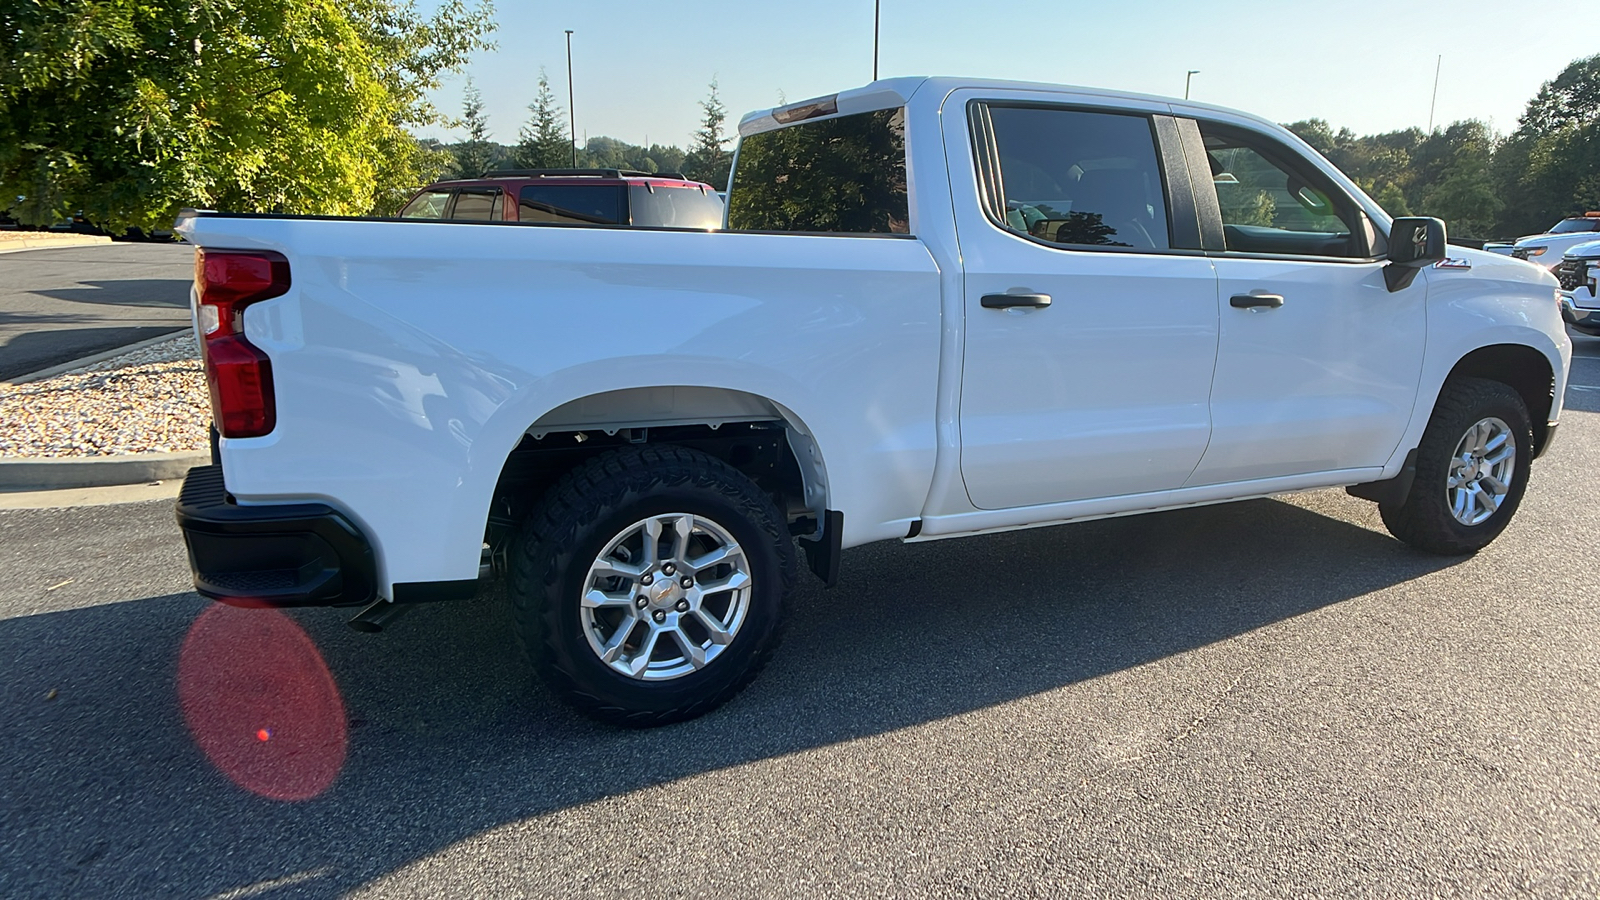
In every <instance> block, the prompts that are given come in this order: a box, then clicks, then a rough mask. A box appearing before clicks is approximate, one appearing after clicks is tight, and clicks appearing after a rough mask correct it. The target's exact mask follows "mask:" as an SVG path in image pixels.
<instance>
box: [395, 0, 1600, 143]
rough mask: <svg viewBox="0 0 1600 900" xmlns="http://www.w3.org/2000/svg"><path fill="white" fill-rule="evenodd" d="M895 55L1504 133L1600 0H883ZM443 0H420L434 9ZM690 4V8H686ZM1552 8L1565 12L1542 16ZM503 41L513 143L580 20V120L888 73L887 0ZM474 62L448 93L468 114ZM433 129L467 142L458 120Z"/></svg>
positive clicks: (634, 16) (566, 11) (559, 87)
mask: <svg viewBox="0 0 1600 900" xmlns="http://www.w3.org/2000/svg"><path fill="white" fill-rule="evenodd" d="M882 3H883V20H882V38H881V41H882V42H881V50H880V62H879V71H880V74H881V75H882V76H884V77H890V76H896V75H970V76H975V77H986V78H1013V79H1021V80H1028V81H1048V82H1057V83H1063V84H1081V85H1093V86H1099V87H1109V88H1117V89H1124V90H1132V91H1141V92H1146V93H1154V94H1165V95H1173V96H1182V94H1183V81H1184V72H1185V71H1186V70H1188V69H1199V70H1200V74H1198V75H1196V76H1194V88H1193V95H1192V96H1193V97H1194V98H1195V99H1198V100H1204V101H1206V102H1210V103H1220V104H1223V105H1225V106H1232V107H1236V108H1239V109H1244V110H1248V111H1250V112H1254V113H1258V114H1261V115H1265V116H1267V117H1269V118H1272V119H1274V120H1276V121H1280V122H1289V121H1294V120H1297V119H1306V118H1313V117H1316V118H1323V119H1327V120H1328V121H1329V122H1331V123H1332V124H1333V125H1334V126H1335V127H1338V126H1348V127H1350V128H1352V129H1354V130H1355V131H1356V132H1357V133H1360V134H1369V133H1374V132H1379V131H1389V130H1393V129H1398V128H1406V127H1409V126H1412V125H1416V126H1419V127H1421V126H1425V125H1426V123H1427V120H1428V103H1429V96H1430V93H1431V92H1432V90H1433V80H1434V63H1435V60H1436V59H1437V57H1438V55H1439V54H1443V56H1444V60H1443V66H1442V70H1441V75H1440V79H1439V95H1438V109H1437V112H1436V113H1435V116H1434V120H1435V123H1436V124H1447V123H1449V122H1452V121H1455V120H1457V119H1467V118H1476V119H1482V120H1484V121H1486V122H1488V123H1489V124H1490V125H1491V126H1492V127H1493V128H1495V129H1496V130H1497V131H1500V132H1502V133H1505V132H1509V131H1511V130H1512V129H1513V128H1515V127H1516V120H1517V117H1518V116H1519V115H1521V113H1522V109H1523V106H1524V105H1525V104H1526V103H1527V101H1528V98H1530V97H1532V96H1533V94H1534V92H1535V91H1537V90H1538V88H1539V85H1540V84H1542V83H1543V82H1545V81H1547V80H1549V79H1551V78H1554V77H1555V76H1556V75H1557V74H1558V73H1559V72H1560V71H1561V69H1562V68H1563V67H1565V66H1566V65H1567V64H1568V63H1569V62H1571V61H1572V60H1574V59H1577V58H1579V57H1582V56H1587V55H1590V54H1593V53H1597V52H1600V43H1597V42H1596V36H1597V35H1600V0H1542V2H1540V3H1530V4H1516V3H1507V2H1505V0H1495V2H1489V0H1448V2H1427V3H1413V2H1404V0H1392V2H1367V0H1341V2H1316V3H1313V2H1303V0H1277V2H1268V0H1208V2H1139V0H1121V2H1111V3H1105V2H1070V0H1068V2H1055V3H1040V2H1019V0H989V2H972V0H966V2H954V0H882ZM435 5H436V0H419V6H420V7H421V8H423V9H429V8H431V7H433V6H435ZM669 10H670V11H669ZM1540 10H1544V11H1547V12H1537V11H1540ZM497 18H498V20H499V23H500V29H499V31H498V33H497V34H496V36H495V37H496V40H498V42H499V48H498V49H497V50H494V51H491V52H487V53H481V54H478V55H477V56H475V57H474V58H473V60H472V62H471V64H470V65H469V66H468V68H467V70H466V74H470V75H471V76H472V77H473V79H474V81H475V82H476V83H477V85H478V87H479V89H480V90H482V92H483V95H484V100H485V104H486V107H487V112H488V114H489V121H490V125H491V127H492V130H493V134H494V137H495V139H496V140H499V141H501V142H504V143H512V142H514V141H515V140H516V132H517V128H518V126H519V125H520V124H521V123H522V122H523V120H525V119H526V118H527V110H526V106H527V104H528V102H529V101H530V100H532V99H533V94H534V91H535V90H536V81H537V78H538V72H539V67H540V66H541V65H542V66H545V67H546V68H547V69H548V71H549V75H550V80H551V86H552V87H553V88H554V90H555V92H556V94H557V96H558V98H559V100H560V103H561V105H562V106H563V107H565V106H566V100H567V77H566V44H565V39H566V36H565V34H563V30H564V29H567V28H571V29H573V30H574V32H575V34H574V35H573V45H572V46H573V51H572V54H573V81H574V82H575V87H576V104H575V105H576V109H577V133H578V136H579V139H580V140H581V139H582V138H583V136H584V135H585V134H588V135H591V136H593V135H610V136H612V137H616V138H620V139H622V140H626V141H629V142H632V143H643V142H644V140H645V139H646V137H648V138H649V139H650V140H651V141H654V142H657V143H664V144H678V145H679V146H687V145H688V143H689V142H690V137H691V135H692V133H693V132H694V130H695V128H696V127H697V125H698V122H699V117H700V108H699V107H698V106H697V102H698V101H699V100H701V99H702V98H704V97H705V95H706V85H707V83H708V82H710V81H711V79H712V77H713V76H715V77H717V79H718V81H719V83H720V84H721V94H722V98H723V101H724V102H725V103H726V104H727V106H728V110H729V131H730V132H731V131H732V125H733V124H734V123H735V122H737V121H738V118H739V116H741V115H743V114H744V113H745V112H748V111H750V110H752V109H759V108H765V107H769V106H774V105H776V104H777V103H778V102H779V97H780V92H781V94H782V95H783V96H786V97H787V98H788V100H789V101H791V102H793V101H797V100H803V99H805V98H807V97H812V96H816V95H819V94H828V93H832V92H834V91H838V90H842V89H846V88H851V87H856V86H859V85H862V84H865V83H866V82H867V81H869V80H871V76H872V0H809V2H805V3H790V2H785V3H775V2H771V0H742V2H741V0H683V2H680V3H678V4H670V5H669V4H661V3H643V2H631V0H612V2H608V3H595V2H587V3H584V2H576V0H565V2H534V0H499V3H498V9H497ZM464 83H465V78H464V77H452V78H451V79H450V80H449V81H447V82H446V83H445V84H444V85H443V87H442V88H441V89H440V91H438V92H437V94H436V95H435V102H436V103H438V104H439V106H440V108H441V109H443V110H445V111H446V112H447V113H450V114H458V113H459V111H460V107H461V94H462V87H463V85H464ZM425 133H429V134H432V135H433V136H436V137H440V138H442V139H446V140H451V139H459V134H452V133H448V132H445V131H443V130H441V129H429V130H427V131H426V132H425Z"/></svg>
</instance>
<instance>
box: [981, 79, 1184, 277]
mask: <svg viewBox="0 0 1600 900" xmlns="http://www.w3.org/2000/svg"><path fill="white" fill-rule="evenodd" d="M989 117H990V121H991V122H992V123H993V130H994V143H995V151H996V152H997V154H998V155H999V162H1000V187H1001V193H1002V195H1003V196H1004V197H1005V225H1006V227H1007V228H1009V229H1011V230H1012V231H1016V232H1019V233H1022V234H1026V235H1028V236H1030V237H1033V238H1037V239H1039V240H1044V241H1049V242H1051V243H1056V244H1073V245H1080V246H1101V247H1132V248H1134V249H1139V250H1165V249H1167V248H1168V247H1170V246H1172V243H1171V240H1170V238H1169V237H1168V233H1167V200H1166V193H1165V191H1164V189H1163V188H1162V185H1161V168H1160V166H1159V165H1158V164H1157V163H1156V144H1155V136H1154V134H1153V132H1152V131H1151V129H1150V120H1149V119H1147V118H1145V117H1144V116H1132V115H1118V114H1114V113H1098V112H1077V111H1074V110H1066V109H1029V108H1021V107H991V108H990V110H989Z"/></svg>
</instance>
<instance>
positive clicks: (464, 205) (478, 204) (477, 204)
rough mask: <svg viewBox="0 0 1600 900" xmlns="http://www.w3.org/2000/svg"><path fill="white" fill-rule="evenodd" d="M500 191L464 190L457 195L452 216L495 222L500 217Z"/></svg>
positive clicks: (474, 220) (454, 217)
mask: <svg viewBox="0 0 1600 900" xmlns="http://www.w3.org/2000/svg"><path fill="white" fill-rule="evenodd" d="M500 203H501V201H500V192H499V191H462V192H461V193H459V194H457V195H456V206H455V209H453V210H451V211H450V218H452V219H460V220H465V221H470V222H495V221H499V219H500Z"/></svg>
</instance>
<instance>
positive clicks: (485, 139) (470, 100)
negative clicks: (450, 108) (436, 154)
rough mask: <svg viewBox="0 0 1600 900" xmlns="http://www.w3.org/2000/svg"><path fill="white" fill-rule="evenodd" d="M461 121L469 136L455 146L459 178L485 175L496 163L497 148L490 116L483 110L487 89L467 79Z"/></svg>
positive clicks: (456, 169)
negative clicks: (493, 138) (490, 138)
mask: <svg viewBox="0 0 1600 900" xmlns="http://www.w3.org/2000/svg"><path fill="white" fill-rule="evenodd" d="M461 124H462V126H463V127H465V128H466V129H467V139H466V140H464V141H462V142H461V143H459V144H456V145H455V146H454V147H452V148H451V152H452V153H454V154H455V158H456V164H455V176H456V177H457V178H482V177H483V173H484V172H487V171H488V170H489V167H490V166H491V165H493V164H494V157H495V153H494V148H493V147H492V146H491V143H490V141H489V117H488V116H487V115H485V114H484V112H483V93H482V92H480V91H479V90H478V87H477V85H475V84H473V83H472V79H471V78H468V79H467V89H466V96H465V98H464V99H463V100H462V102H461Z"/></svg>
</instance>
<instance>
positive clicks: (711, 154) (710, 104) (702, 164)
mask: <svg viewBox="0 0 1600 900" xmlns="http://www.w3.org/2000/svg"><path fill="white" fill-rule="evenodd" d="M700 109H701V110H702V111H703V112H704V113H705V118H703V119H701V120H700V130H699V131H697V132H695V134H694V146H693V147H691V148H689V153H688V156H687V157H686V158H685V159H684V161H683V169H684V174H685V175H688V176H689V177H690V178H693V179H694V180H696V181H703V182H705V183H706V184H709V185H712V186H714V187H717V188H719V189H720V188H723V187H726V186H727V184H728V174H729V172H730V170H731V169H732V168H733V156H732V154H730V153H729V152H728V141H729V139H728V138H726V137H723V135H722V123H723V122H725V121H727V118H728V109H727V107H725V106H723V105H722V99H721V98H720V97H718V96H717V80H716V79H715V78H712V79H711V93H710V95H709V96H707V97H706V99H704V100H702V101H700Z"/></svg>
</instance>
